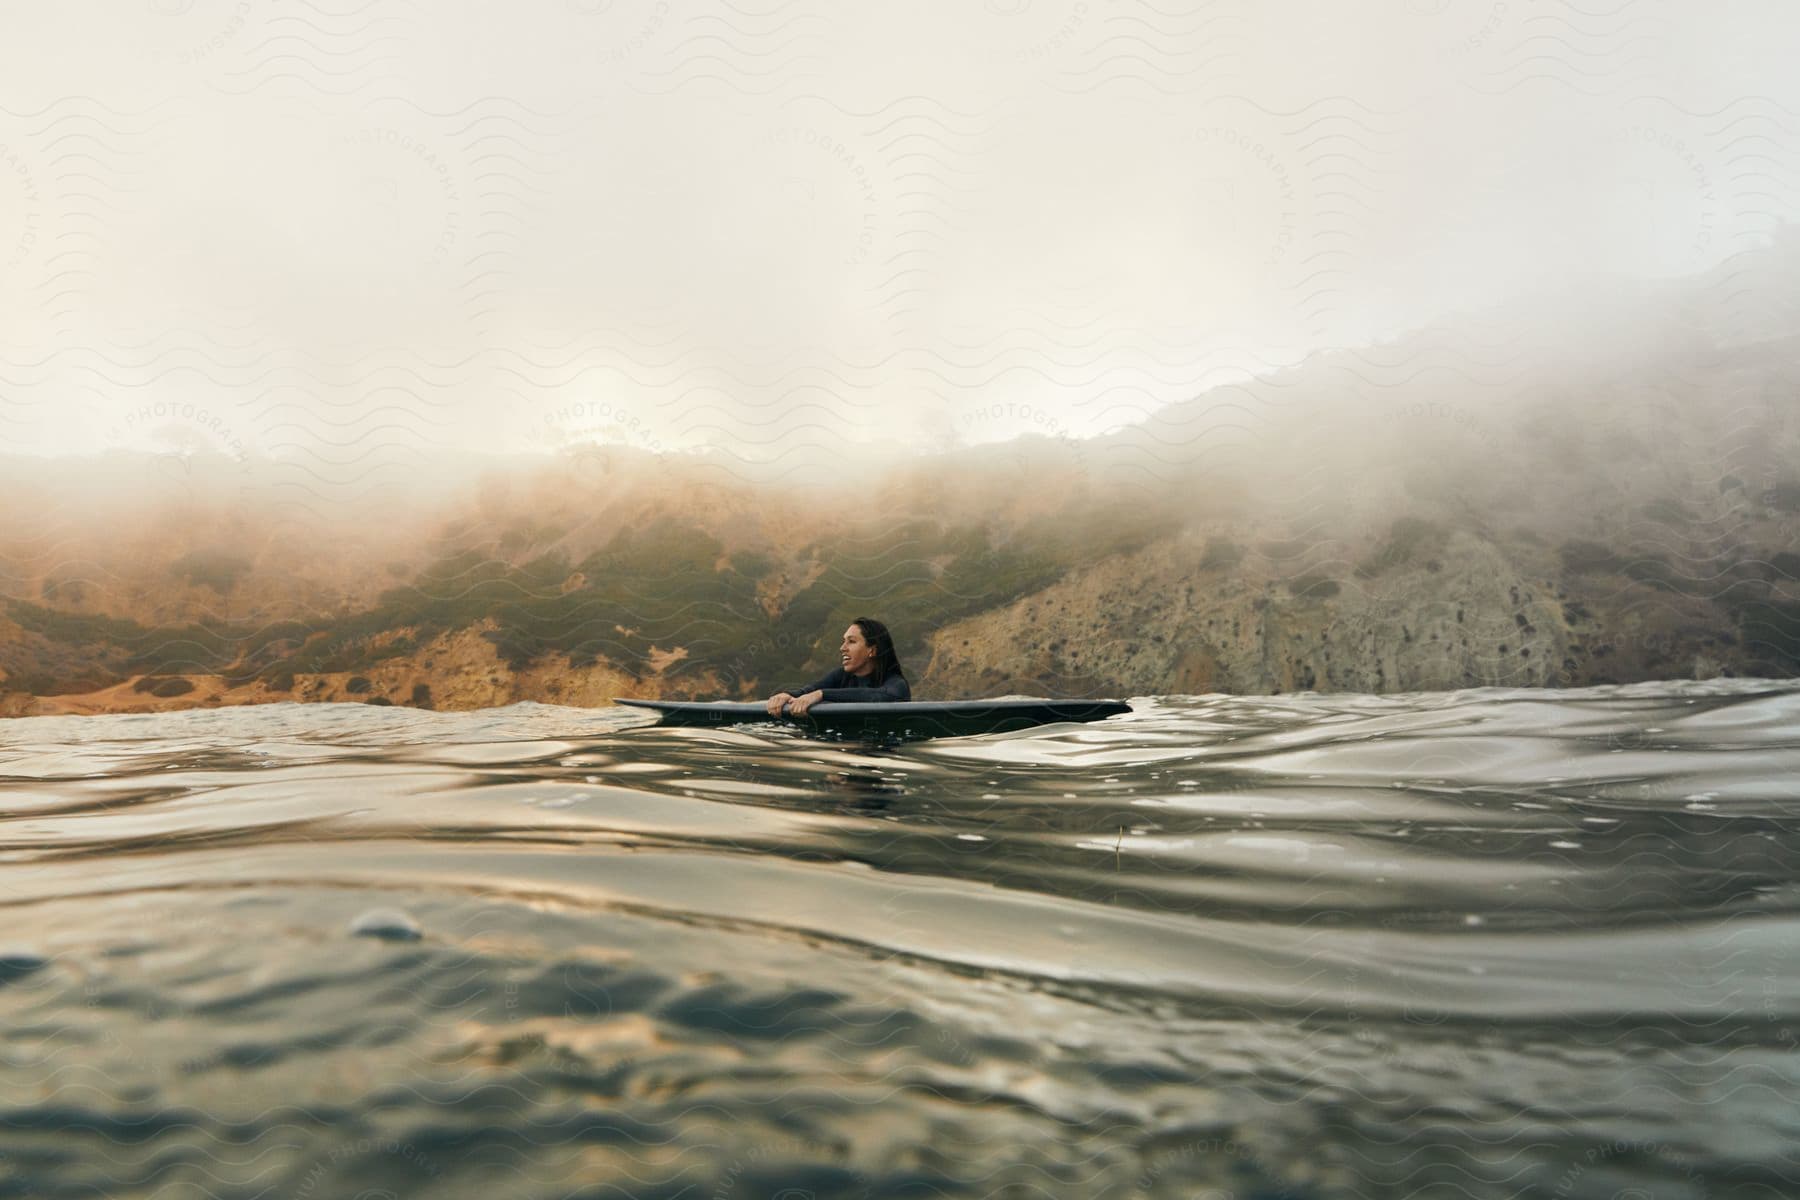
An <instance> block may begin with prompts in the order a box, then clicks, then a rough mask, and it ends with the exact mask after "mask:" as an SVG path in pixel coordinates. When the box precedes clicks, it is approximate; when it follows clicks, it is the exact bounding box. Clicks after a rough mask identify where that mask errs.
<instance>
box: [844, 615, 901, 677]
mask: <svg viewBox="0 0 1800 1200" xmlns="http://www.w3.org/2000/svg"><path fill="white" fill-rule="evenodd" d="M850 623H851V624H852V625H854V626H856V627H857V628H858V629H860V630H862V635H863V641H865V642H867V643H869V645H871V646H873V647H874V648H875V671H874V678H875V682H876V683H880V682H881V681H882V680H884V679H886V678H887V677H888V676H889V675H900V676H905V674H906V672H905V671H904V670H902V669H901V667H900V656H899V655H898V654H895V653H894V635H893V634H891V633H889V632H888V627H887V626H886V625H883V624H882V623H881V622H880V621H877V620H876V619H875V618H874V617H858V618H856V619H855V620H854V621H852V622H850Z"/></svg>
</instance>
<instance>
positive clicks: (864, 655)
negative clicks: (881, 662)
mask: <svg viewBox="0 0 1800 1200" xmlns="http://www.w3.org/2000/svg"><path fill="white" fill-rule="evenodd" d="M838 653H839V655H840V656H841V659H842V662H843V664H844V672H845V673H846V674H848V675H861V674H862V673H863V668H865V667H873V666H874V665H875V647H873V646H871V645H869V643H868V642H866V641H865V640H863V631H862V627H861V626H860V625H852V626H850V628H848V629H846V630H844V644H843V645H842V646H839V647H838Z"/></svg>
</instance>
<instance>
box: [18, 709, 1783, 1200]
mask: <svg viewBox="0 0 1800 1200" xmlns="http://www.w3.org/2000/svg"><path fill="white" fill-rule="evenodd" d="M1133 703H1134V705H1135V706H1136V708H1137V710H1138V711H1137V712H1135V713H1134V714H1132V715H1130V716H1128V717H1121V718H1114V719H1111V720H1108V721H1106V722H1102V723H1097V724H1093V725H1058V726H1050V727H1046V728H1044V729H1040V730H1034V731H1026V732H1020V733H1011V734H1003V735H993V736H988V737H975V738H960V739H944V740H938V741H926V742H916V743H909V744H905V745H898V746H865V745H860V744H857V743H833V742H823V741H816V740H809V739H807V738H804V737H801V736H799V735H798V734H797V733H795V732H794V731H792V730H790V729H786V728H782V727H777V726H773V725H769V726H749V727H740V728H736V729H728V730H697V729H665V728H661V727H657V726H655V725H653V724H651V723H650V722H649V721H648V720H647V719H646V718H645V717H644V716H643V715H642V714H640V713H637V712H628V711H625V710H611V709H602V710H581V709H568V708H556V707H549V706H543V705H533V704H524V705H517V706H513V707H510V708H506V709H498V710H490V711H485V712H476V713H432V712H420V711H414V710H405V709H395V708H376V707H367V706H359V705H274V706H264V707H257V708H232V709H224V710H210V711H196V712H184V713H170V714H158V715H151V716H110V717H43V718H31V719H25V720H15V721H10V722H3V723H0V855H3V856H4V859H3V861H0V906H4V912H5V914H6V920H5V921H4V924H3V925H0V930H3V932H0V1196H13V1195H18V1196H32V1197H82V1198H84V1200H88V1198H92V1197H96V1196H104V1197H108V1198H123V1197H135V1196H208V1197H221V1198H223V1197H234V1198H235V1197H243V1198H250V1197H271V1198H272V1197H338V1196H343V1197H352V1198H357V1197H361V1198H363V1200H375V1198H378V1197H379V1198H386V1197H399V1196H421V1197H424V1196H429V1197H434V1198H436V1197H477V1198H480V1200H494V1198H495V1197H502V1196H504V1197H561V1196H572V1195H580V1196H594V1197H599V1196H632V1197H693V1198H699V1197H727V1196H732V1197H737V1196H742V1197H751V1196H754V1197H771V1196H780V1197H783V1198H784V1200H802V1198H803V1197H806V1196H820V1197H823V1196H893V1197H933V1196H1017V1197H1043V1196H1071V1197H1090V1196H1120V1197H1126V1196H1145V1197H1182V1198H1184V1200H1193V1198H1197V1197H1221V1198H1223V1197H1229V1198H1234V1200H1235V1198H1244V1200H1250V1198H1271V1197H1283V1196H1286V1197H1301V1198H1325V1197H1333V1198H1335V1197H1359V1196H1408V1197H1411V1196H1445V1197H1459V1198H1460V1197H1478V1198H1487V1197H1509V1198H1510V1197H1519V1196H1547V1197H1570V1196H1596V1197H1606V1198H1608V1200H1662V1198H1664V1197H1683V1198H1689V1197H1757V1198H1759V1200H1760V1198H1769V1200H1773V1198H1777V1197H1790V1196H1800V1151H1797V1150H1796V1147H1797V1146H1800V1105H1797V1104H1796V1102H1795V1097H1796V1096H1800V1055H1797V1054H1796V1052H1795V1042H1794V1028H1795V1023H1796V1019H1797V1018H1800V953H1797V950H1800V938H1797V937H1796V934H1797V933H1800V920H1797V918H1796V909H1797V906H1800V783H1797V781H1800V686H1796V685H1794V684H1792V683H1773V682H1767V681H1763V682H1758V681H1742V680H1735V681H1715V682H1710V683H1670V684H1644V685H1632V686H1627V687H1606V688H1592V689H1583V690H1578V691H1526V690H1511V689H1496V688H1487V689H1479V690H1473V691H1466V692H1458V693H1440V694H1417V695H1404V696H1385V697H1375V696H1358V695H1302V696H1295V697H1272V698H1271V697H1225V696H1164V697H1150V698H1144V697H1139V698H1135V699H1134V700H1133Z"/></svg>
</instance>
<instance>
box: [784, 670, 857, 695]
mask: <svg viewBox="0 0 1800 1200" xmlns="http://www.w3.org/2000/svg"><path fill="white" fill-rule="evenodd" d="M844 678H845V676H844V668H842V667H834V668H833V669H832V671H831V673H830V674H828V675H826V676H825V678H823V679H820V680H817V681H816V682H813V683H808V684H805V685H803V686H801V687H793V688H783V689H782V690H783V691H785V692H787V693H788V695H790V696H804V695H806V693H808V692H822V691H824V690H825V689H827V688H835V689H840V690H844V691H849V690H853V689H848V688H844V687H843V683H844ZM822 699H825V700H829V699H831V697H830V696H825V697H822Z"/></svg>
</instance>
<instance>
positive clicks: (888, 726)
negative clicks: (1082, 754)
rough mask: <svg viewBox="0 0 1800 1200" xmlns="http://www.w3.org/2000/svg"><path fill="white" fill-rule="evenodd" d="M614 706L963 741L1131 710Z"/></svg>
mask: <svg viewBox="0 0 1800 1200" xmlns="http://www.w3.org/2000/svg"><path fill="white" fill-rule="evenodd" d="M613 703H615V704H626V705H630V706H631V707H632V708H647V709H650V710H651V711H653V712H655V713H657V714H659V715H660V716H661V717H662V724H664V725H745V724H750V723H753V722H759V721H781V722H784V723H787V724H791V725H798V726H800V727H801V728H804V729H811V730H817V731H820V732H830V733H836V734H852V735H862V734H868V735H874V736H881V737H892V736H898V737H908V738H911V737H966V736H968V735H970V734H977V733H1006V732H1008V731H1011V730H1014V729H1030V728H1032V727H1034V726H1037V725H1053V724H1056V723H1058V722H1061V721H1100V720H1104V719H1105V718H1107V717H1115V716H1118V715H1120V714H1121V713H1128V712H1130V711H1131V705H1129V704H1126V703H1124V702H1123V701H1119V700H900V701H887V702H876V703H870V704H851V703H844V702H839V703H833V702H831V701H825V700H821V701H820V702H819V703H817V704H815V705H813V706H812V707H811V708H809V709H807V710H806V712H805V714H803V715H801V716H798V717H795V716H790V715H788V714H786V713H783V714H782V715H781V716H779V717H771V716H770V715H769V711H768V709H767V708H765V707H764V706H763V705H762V704H760V703H752V704H706V703H696V702H693V701H678V700H632V699H627V698H625V697H614V699H613Z"/></svg>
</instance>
